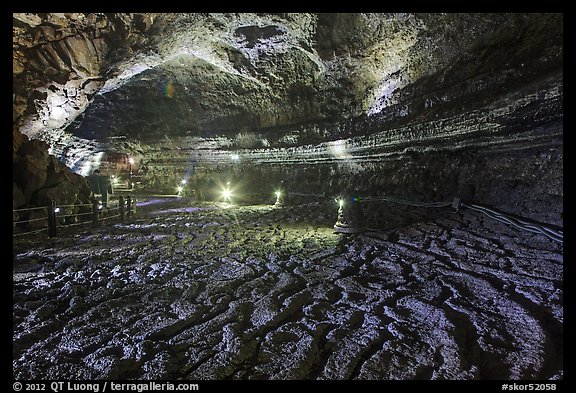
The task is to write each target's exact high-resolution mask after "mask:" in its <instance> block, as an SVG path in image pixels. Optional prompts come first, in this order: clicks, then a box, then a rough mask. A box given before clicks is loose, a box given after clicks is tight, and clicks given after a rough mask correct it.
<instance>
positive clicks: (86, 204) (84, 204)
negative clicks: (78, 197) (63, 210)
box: [56, 203, 92, 207]
mask: <svg viewBox="0 0 576 393" xmlns="http://www.w3.org/2000/svg"><path fill="white" fill-rule="evenodd" d="M80 206H92V204H90V203H83V204H80V205H57V206H56V207H80Z"/></svg>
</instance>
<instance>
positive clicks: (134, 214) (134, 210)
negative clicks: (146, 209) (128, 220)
mask: <svg viewBox="0 0 576 393" xmlns="http://www.w3.org/2000/svg"><path fill="white" fill-rule="evenodd" d="M135 216H136V195H133V196H132V218H134V217H135Z"/></svg>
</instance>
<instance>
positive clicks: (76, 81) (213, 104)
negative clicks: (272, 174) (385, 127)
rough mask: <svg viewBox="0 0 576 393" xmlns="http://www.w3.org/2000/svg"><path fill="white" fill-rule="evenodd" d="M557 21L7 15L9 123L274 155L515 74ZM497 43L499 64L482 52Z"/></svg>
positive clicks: (517, 17) (30, 129)
mask: <svg viewBox="0 0 576 393" xmlns="http://www.w3.org/2000/svg"><path fill="white" fill-rule="evenodd" d="M559 18H561V16H558V15H545V16H544V17H540V18H536V16H534V15H523V14H496V15H494V14H248V13H241V14H14V18H13V20H14V27H13V29H14V67H13V69H14V107H15V110H14V120H15V122H16V124H18V126H19V127H20V128H21V129H22V130H23V132H24V133H26V134H28V135H29V136H35V135H37V134H38V133H40V134H46V133H49V132H51V131H55V130H66V132H68V133H72V134H73V135H76V136H78V137H81V138H86V139H94V140H106V139H107V138H118V137H127V138H138V139H140V140H154V139H158V138H164V137H166V136H168V137H173V136H200V137H218V136H234V135H238V134H242V133H255V134H257V135H260V136H262V138H265V139H266V140H267V143H270V142H271V143H272V144H274V143H278V142H279V141H280V140H281V138H282V136H284V135H285V134H286V132H287V131H286V130H289V131H293V130H301V129H303V128H306V127H311V126H313V127H320V128H324V129H329V128H332V129H334V128H335V126H336V125H338V124H343V123H344V122H346V121H347V120H349V119H353V118H357V117H359V116H375V115H380V114H381V113H382V112H386V111H387V110H389V109H390V108H392V107H395V106H397V105H399V104H401V103H402V100H403V98H405V97H410V95H411V94H412V95H414V94H415V91H417V90H418V89H417V87H418V86H424V87H423V88H422V89H424V88H426V89H428V90H431V89H433V88H434V87H432V85H433V83H432V82H431V79H432V80H433V81H435V82H436V83H439V84H450V83H451V84H455V83H458V81H459V78H460V79H462V78H464V77H470V74H475V73H476V74H481V73H487V72H490V71H491V70H493V69H498V68H503V67H505V66H506V65H508V66H510V63H511V62H512V63H513V62H521V61H522V57H523V56H526V55H527V54H530V53H529V52H530V51H535V50H536V49H541V46H543V45H544V43H542V42H540V43H538V42H534V40H535V39H536V40H537V35H535V34H534V32H537V31H541V30H545V31H547V32H548V34H547V35H550V33H549V31H550V30H553V29H555V28H556V29H558V26H557V25H558V22H560V25H561V19H559ZM559 29H560V32H561V26H560V27H559ZM530 32H531V33H532V34H533V35H534V37H536V38H534V37H532V36H530V37H532V38H530V39H528V38H527V37H528V36H529V35H528V33H530ZM504 44H509V47H510V48H511V49H510V50H509V51H508V53H507V55H508V57H507V58H502V57H500V55H501V54H502V52H501V51H494V50H491V49H493V48H495V47H497V46H498V45H504ZM478 56H484V58H483V62H482V66H480V65H478V64H477V63H478V62H477V61H476V60H477V57H478ZM545 56H546V53H538V56H537V58H536V59H535V60H536V61H539V60H538V59H541V58H542V57H545ZM540 62H542V61H540ZM455 64H457V65H459V67H458V68H455V67H454V65H455ZM461 74H462V75H463V74H466V75H465V76H462V75H461ZM336 128H337V127H336ZM321 137H326V138H327V139H331V138H333V137H335V136H334V135H330V133H329V132H327V131H325V132H324V134H322V135H321ZM302 141H303V142H305V140H304V139H302Z"/></svg>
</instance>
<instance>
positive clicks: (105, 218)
mask: <svg viewBox="0 0 576 393" xmlns="http://www.w3.org/2000/svg"><path fill="white" fill-rule="evenodd" d="M115 217H120V214H116V215H114V216H108V217H103V218H101V219H100V221H104V220H109V219H111V218H115Z"/></svg>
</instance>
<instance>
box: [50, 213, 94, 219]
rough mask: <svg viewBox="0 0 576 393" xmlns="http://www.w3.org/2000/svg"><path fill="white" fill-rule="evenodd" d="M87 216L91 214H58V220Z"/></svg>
mask: <svg viewBox="0 0 576 393" xmlns="http://www.w3.org/2000/svg"><path fill="white" fill-rule="evenodd" d="M88 214H92V212H88V213H79V214H62V215H60V214H58V217H59V218H65V217H78V216H87V215H88Z"/></svg>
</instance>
